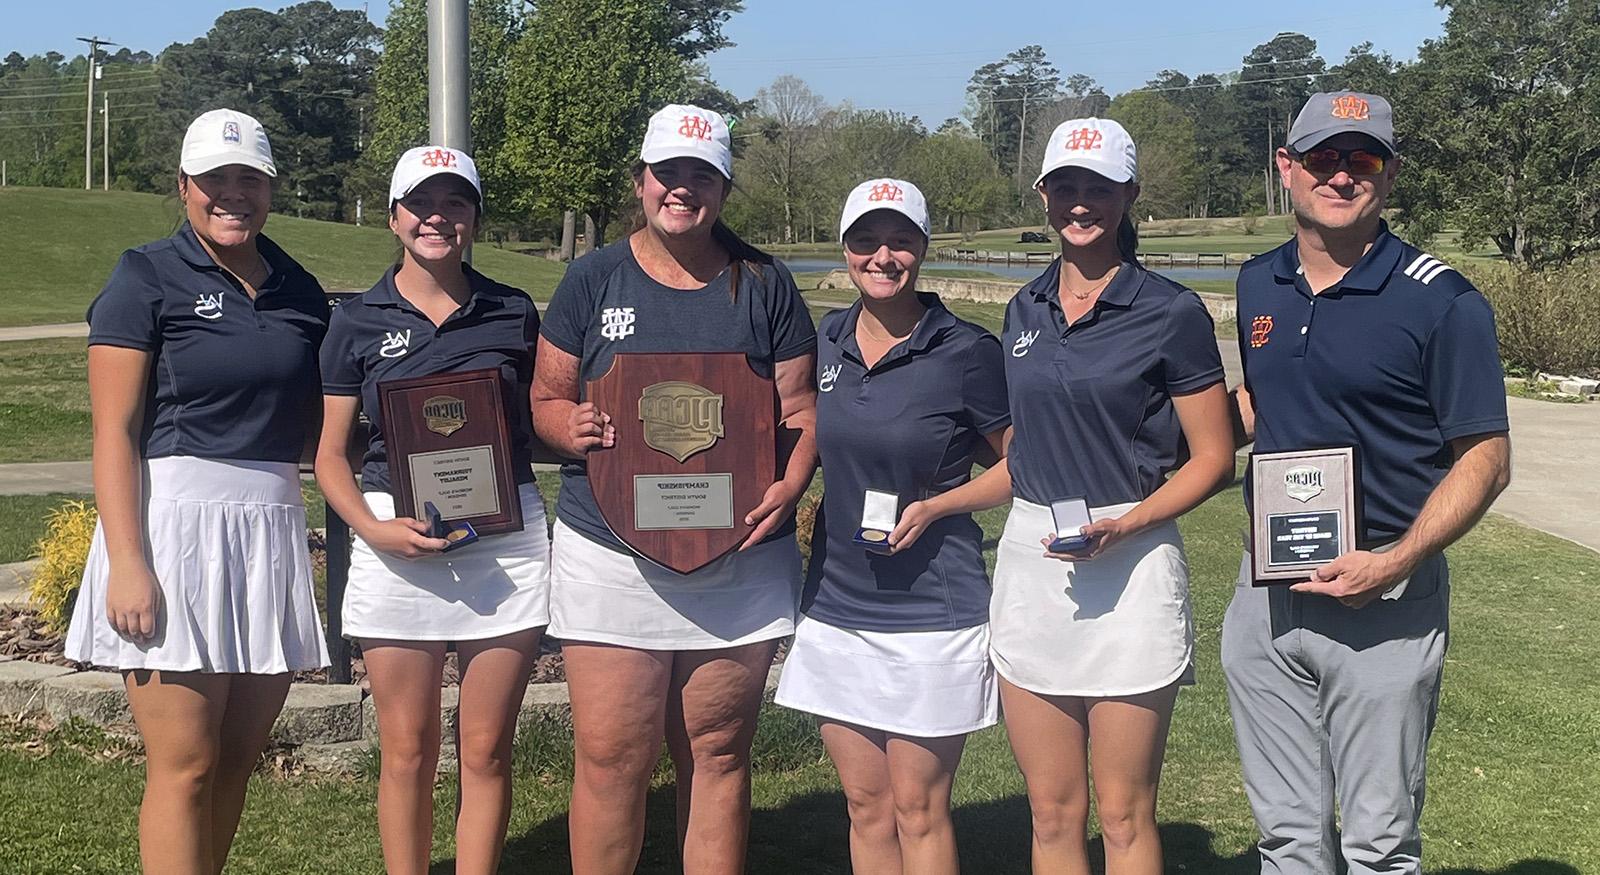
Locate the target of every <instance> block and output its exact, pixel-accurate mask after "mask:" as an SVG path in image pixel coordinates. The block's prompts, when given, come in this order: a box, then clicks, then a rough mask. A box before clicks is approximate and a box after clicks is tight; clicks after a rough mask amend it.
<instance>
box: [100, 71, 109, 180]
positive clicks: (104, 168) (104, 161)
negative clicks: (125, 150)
mask: <svg viewBox="0 0 1600 875" xmlns="http://www.w3.org/2000/svg"><path fill="white" fill-rule="evenodd" d="M100 190H101V191H110V190H111V98H110V96H108V95H105V94H102V95H100Z"/></svg>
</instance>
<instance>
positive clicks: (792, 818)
mask: <svg viewBox="0 0 1600 875" xmlns="http://www.w3.org/2000/svg"><path fill="white" fill-rule="evenodd" d="M673 806H674V788H673V786H672V785H666V786H662V787H658V788H656V789H654V790H652V791H651V792H650V795H649V797H648V800H647V802H646V810H647V812H648V815H647V820H646V824H645V837H644V852H643V854H641V856H640V860H639V866H638V869H637V872H639V873H645V875H656V873H660V875H666V873H676V872H681V871H682V866H681V863H680V861H679V860H678V854H677V832H676V830H675V827H674V822H673ZM955 826H956V837H957V841H958V842H959V843H960V846H961V866H962V871H964V872H981V873H986V875H987V873H996V875H1008V873H1018V875H1022V873H1027V872H1028V871H1029V867H1028V843H1029V839H1030V835H1029V825H1028V803H1027V800H1026V799H1025V798H1024V797H1021V796H1016V797H1011V798H1007V799H1002V800H998V801H994V802H982V803H974V804H969V805H963V806H961V807H960V808H957V809H956V812H955ZM849 827H850V824H849V821H848V819H847V818H846V816H845V801H844V795H843V794H842V793H840V792H839V791H837V790H831V791H826V792H820V793H810V794H807V795H804V796H800V797H798V798H796V799H793V800H790V801H789V802H788V803H786V804H784V805H782V806H779V807H777V808H770V809H758V810H756V811H754V812H752V814H751V818H750V849H749V855H748V864H747V869H746V871H748V872H751V873H755V875H766V873H784V875H790V873H795V875H800V873H805V875H848V873H849V872H850V849H849V845H848V833H849ZM1161 838H1162V843H1163V846H1164V847H1165V849H1166V854H1167V868H1168V870H1169V871H1183V872H1185V873H1191V875H1253V873H1254V872H1255V871H1256V869H1255V860H1254V855H1253V854H1243V855H1240V856H1237V857H1219V856H1217V855H1216V854H1214V853H1212V851H1211V844H1212V841H1211V839H1212V835H1211V831H1210V830H1208V829H1206V828H1205V827H1202V826H1199V825H1196V824H1190V823H1176V824H1163V825H1162V826H1161ZM1089 853H1090V858H1091V859H1092V860H1093V861H1094V863H1095V870H1096V871H1103V868H1104V867H1103V861H1104V859H1105V854H1104V849H1103V847H1102V845H1101V842H1100V840H1099V839H1098V838H1095V839H1094V840H1093V841H1091V843H1090V848H1089ZM453 871H454V861H445V862H442V863H439V864H437V865H435V866H434V867H433V868H432V869H431V870H430V872H431V873H432V875H448V873H451V872H453ZM501 871H504V872H531V871H537V872H571V871H572V870H571V860H570V858H569V857H568V854H567V816H566V815H565V814H560V815H557V816H555V817H551V818H549V819H547V820H545V821H544V822H542V823H540V824H539V825H537V826H535V827H534V828H533V829H531V830H528V831H527V832H524V833H523V834H521V835H517V836H512V837H510V839H509V841H508V842H507V844H506V851H505V856H504V858H503V860H502V862H501ZM1569 873H1570V875H1576V872H1575V871H1574V870H1571V869H1570V868H1569V869H1567V870H1551V871H1545V870H1539V869H1508V870H1506V871H1505V872H1504V873H1499V875H1569ZM1450 875H1476V873H1468V872H1465V871H1462V872H1452V873H1450Z"/></svg>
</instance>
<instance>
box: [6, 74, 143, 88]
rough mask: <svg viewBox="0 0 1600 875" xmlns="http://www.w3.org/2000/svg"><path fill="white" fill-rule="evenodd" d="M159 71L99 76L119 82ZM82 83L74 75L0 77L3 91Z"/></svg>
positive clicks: (113, 82)
mask: <svg viewBox="0 0 1600 875" xmlns="http://www.w3.org/2000/svg"><path fill="white" fill-rule="evenodd" d="M159 72H160V71H158V70H150V71H148V72H145V71H139V72H123V73H107V74H105V75H103V76H101V77H100V82H101V83H102V84H105V83H112V84H116V83H120V82H130V81H137V80H140V79H148V78H150V77H153V76H155V75H156V74H157V73H159ZM83 84H84V80H82V79H79V78H77V77H75V76H74V77H72V78H70V79H69V78H65V77H61V78H55V79H50V80H44V79H40V80H31V81H28V82H12V83H7V81H6V80H5V79H0V89H3V90H5V91H12V90H14V89H36V88H37V89H45V90H53V89H59V88H61V87H63V86H67V85H71V86H74V87H78V86H82V85H83Z"/></svg>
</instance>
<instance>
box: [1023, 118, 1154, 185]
mask: <svg viewBox="0 0 1600 875" xmlns="http://www.w3.org/2000/svg"><path fill="white" fill-rule="evenodd" d="M1063 167H1082V168H1084V169H1085V170H1092V171H1094V172H1095V173H1098V174H1100V175H1101V176H1104V177H1105V178H1106V179H1109V180H1111V181H1112V182H1127V181H1129V180H1131V179H1137V178H1138V177H1139V156H1138V153H1137V152H1136V151H1135V150H1134V147H1133V138H1132V137H1130V136H1128V131H1127V130H1126V129H1125V128H1123V127H1122V125H1119V124H1117V123H1116V122H1114V121H1112V120H1111V119H1108V118H1075V119H1071V120H1069V121H1064V122H1062V123H1061V124H1059V125H1056V129H1055V130H1054V131H1052V132H1051V134H1050V144H1049V145H1048V146H1045V147H1044V162H1043V163H1042V164H1041V165H1040V167H1039V178H1038V179H1035V180H1034V181H1033V184H1034V187H1036V188H1037V187H1038V185H1039V183H1041V182H1044V178H1045V177H1046V176H1049V175H1050V173H1051V172H1052V171H1055V170H1059V169H1061V168H1063Z"/></svg>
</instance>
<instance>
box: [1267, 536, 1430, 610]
mask: <svg viewBox="0 0 1600 875" xmlns="http://www.w3.org/2000/svg"><path fill="white" fill-rule="evenodd" d="M1411 571H1412V569H1410V568H1407V567H1406V566H1405V565H1403V564H1401V563H1400V562H1398V561H1396V559H1395V558H1394V556H1393V554H1390V553H1373V552H1371V551H1369V550H1356V551H1354V552H1352V553H1346V554H1344V555H1343V556H1340V557H1338V558H1337V559H1334V560H1333V561H1332V562H1329V563H1328V564H1327V565H1324V566H1322V567H1321V568H1318V569H1317V570H1316V571H1313V572H1311V579H1310V580H1308V581H1306V582H1304V583H1297V584H1294V585H1293V586H1291V587H1289V588H1290V589H1291V590H1293V591H1295V592H1299V593H1311V594H1315V595H1325V596H1330V597H1332V598H1336V599H1338V600H1339V601H1340V603H1341V604H1343V605H1344V606H1345V607H1347V608H1356V609H1360V608H1364V607H1366V606H1367V605H1369V604H1371V603H1372V601H1373V600H1374V599H1376V598H1378V597H1380V596H1382V595H1383V594H1384V593H1386V592H1388V591H1389V590H1391V589H1393V588H1394V587H1395V585H1397V584H1398V583H1400V581H1402V580H1405V579H1406V578H1407V577H1408V576H1410V574H1411Z"/></svg>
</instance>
